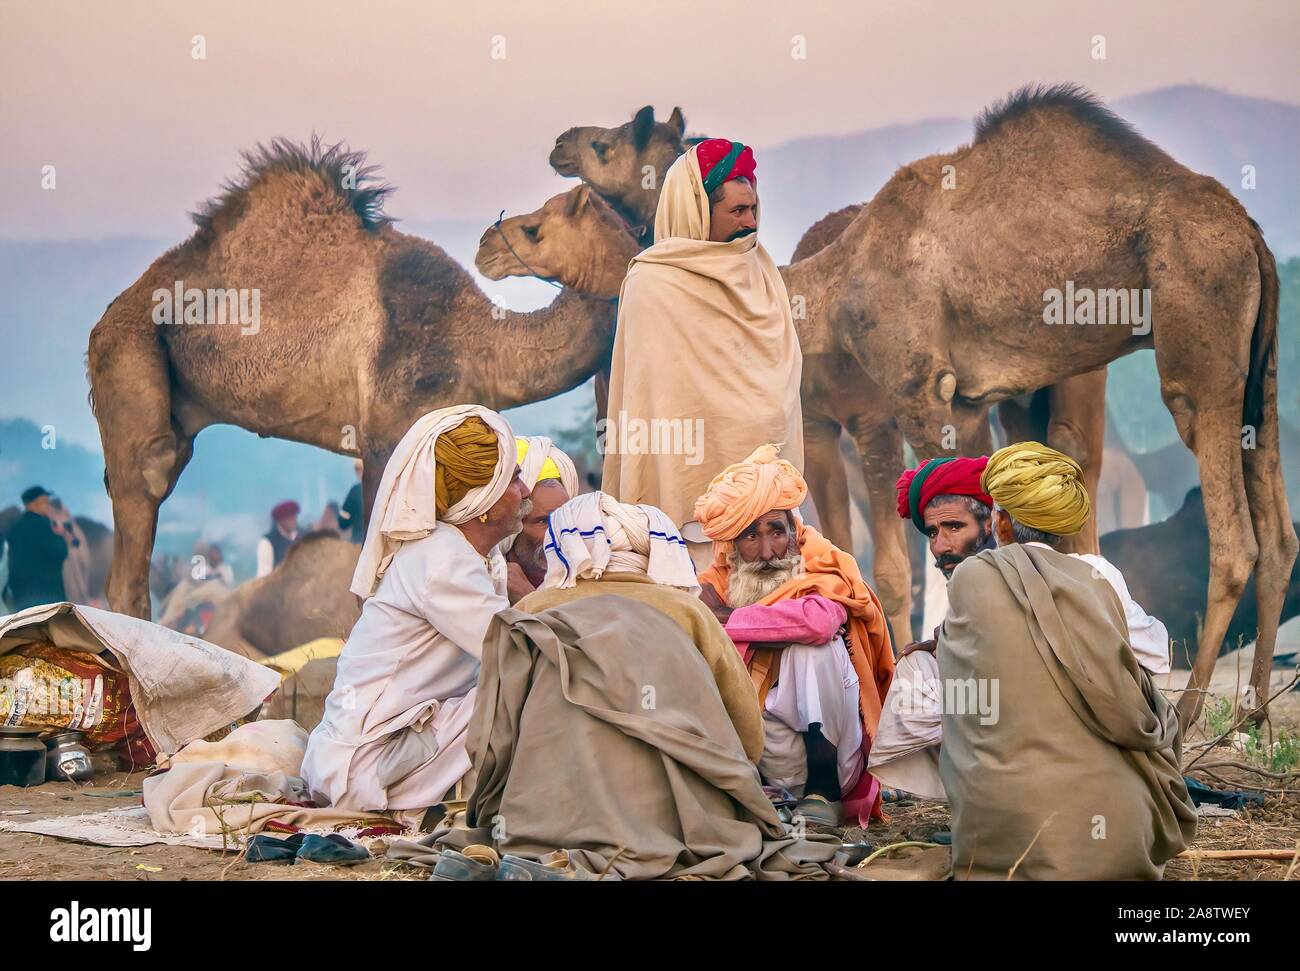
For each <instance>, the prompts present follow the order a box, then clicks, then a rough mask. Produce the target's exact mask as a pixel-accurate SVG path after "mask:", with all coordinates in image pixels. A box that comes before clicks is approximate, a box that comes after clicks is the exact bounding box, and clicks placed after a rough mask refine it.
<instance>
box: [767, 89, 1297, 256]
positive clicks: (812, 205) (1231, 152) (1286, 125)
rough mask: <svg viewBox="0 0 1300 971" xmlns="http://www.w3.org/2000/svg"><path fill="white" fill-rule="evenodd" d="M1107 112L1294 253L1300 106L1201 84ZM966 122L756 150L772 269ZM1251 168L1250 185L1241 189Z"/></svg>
mask: <svg viewBox="0 0 1300 971" xmlns="http://www.w3.org/2000/svg"><path fill="white" fill-rule="evenodd" d="M1111 108H1112V109H1113V110H1114V111H1115V112H1116V113H1117V114H1119V115H1120V116H1121V117H1123V118H1125V119H1126V120H1128V121H1129V122H1131V123H1132V124H1133V125H1135V126H1136V127H1137V128H1138V129H1139V130H1140V131H1141V132H1142V133H1143V134H1144V135H1146V136H1147V137H1148V138H1150V139H1151V140H1152V141H1154V142H1155V143H1156V144H1157V145H1159V146H1160V147H1161V148H1163V149H1164V150H1165V151H1167V152H1168V153H1169V154H1170V155H1172V156H1173V157H1174V158H1175V159H1177V160H1178V161H1179V162H1181V163H1182V164H1183V165H1186V166H1187V167H1188V168H1190V169H1192V170H1193V171H1196V172H1200V173H1202V174H1204V175H1209V176H1213V177H1214V178H1216V179H1218V180H1219V181H1220V182H1222V183H1223V184H1224V185H1225V186H1227V188H1228V189H1229V190H1231V191H1232V192H1233V193H1234V194H1235V195H1236V196H1237V198H1239V199H1240V200H1241V202H1242V204H1243V205H1244V206H1245V207H1246V209H1247V210H1248V211H1249V212H1250V214H1251V215H1252V216H1253V217H1254V218H1255V220H1256V221H1257V222H1259V224H1260V225H1261V226H1263V227H1264V234H1265V237H1266V238H1267V239H1268V244H1269V246H1270V247H1271V248H1272V249H1273V252H1274V253H1275V254H1276V255H1277V256H1278V258H1279V259H1285V258H1286V257H1289V256H1294V255H1297V254H1300V180H1297V179H1296V159H1297V158H1300V106H1297V105H1291V104H1285V103H1282V102H1278V101H1267V100H1264V99H1262V98H1251V97H1246V96H1243V95H1236V94H1230V93H1228V92H1226V91H1219V90H1216V89H1214V88H1206V87H1201V86H1199V85H1179V86H1177V87H1170V88H1161V89H1159V90H1158V91H1152V92H1149V93H1147V94H1140V95H1135V96H1133V97H1130V98H1123V99H1120V100H1119V101H1116V102H1114V103H1112V104H1111ZM973 131H974V120H973V119H971V118H940V119H934V120H928V121H921V122H917V123H915V124H910V125H895V126H892V127H889V128H877V129H873V130H871V131H865V132H858V133H856V134H851V135H823V136H818V137H812V138H800V139H797V140H795V141H791V142H786V143H783V144H781V145H775V146H772V147H769V148H765V149H761V150H760V151H759V152H758V159H759V168H758V173H759V185H760V186H761V189H762V199H763V228H762V237H763V243H764V245H765V246H766V247H767V249H768V251H769V252H771V254H772V256H773V257H774V258H775V259H776V260H777V262H779V263H784V262H786V261H788V260H789V258H790V254H791V253H792V252H794V247H795V244H796V243H797V242H798V241H799V237H800V236H802V235H803V233H804V231H805V230H807V228H808V227H809V226H811V225H812V224H813V223H814V222H816V221H817V220H818V219H820V218H821V217H822V216H824V215H826V214H827V213H828V212H831V211H832V210H834V209H839V208H840V207H842V206H846V205H848V204H850V203H854V202H865V201H867V200H868V199H870V198H871V197H872V196H874V195H875V194H876V192H878V191H879V190H880V187H881V186H883V185H884V184H885V183H886V182H887V181H888V180H889V178H890V176H892V175H893V174H894V172H895V171H897V170H898V168H899V166H901V165H905V164H907V163H908V162H912V161H915V160H916V159H918V158H924V157H925V156H927V155H933V154H934V153H936V152H951V151H953V150H954V149H956V148H957V147H958V146H960V145H964V144H966V143H967V142H969V141H970V139H971V136H972V134H973ZM1248 164H1249V165H1254V166H1255V173H1256V188H1255V189H1253V190H1245V189H1242V187H1241V178H1242V175H1241V169H1242V166H1243V165H1248Z"/></svg>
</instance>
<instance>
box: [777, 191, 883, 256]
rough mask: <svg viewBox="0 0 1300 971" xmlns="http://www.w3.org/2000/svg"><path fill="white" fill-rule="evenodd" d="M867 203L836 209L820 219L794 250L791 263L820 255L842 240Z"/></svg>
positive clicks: (810, 227)
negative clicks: (845, 231) (841, 236)
mask: <svg viewBox="0 0 1300 971" xmlns="http://www.w3.org/2000/svg"><path fill="white" fill-rule="evenodd" d="M865 205H866V203H865V202H855V203H853V204H852V205H848V206H845V207H844V208H843V209H836V210H835V211H834V212H829V213H827V214H826V215H824V216H822V218H821V219H818V220H817V221H816V222H815V223H813V224H812V225H811V226H809V227H808V231H807V232H806V233H804V234H803V236H802V237H801V238H800V239H799V245H797V246H796V247H795V248H794V255H793V256H791V257H790V262H791V263H798V262H799V261H800V260H806V259H807V258H808V257H810V256H812V255H813V254H814V253H819V252H821V251H822V250H823V249H825V248H826V247H827V246H830V245H831V243H833V242H835V240H837V239H839V238H840V235H841V234H842V233H843V232H844V230H845V229H846V228H847V227H848V225H849V223H851V222H853V220H854V219H856V218H857V215H858V213H860V212H861V211H862V207H863V206H865Z"/></svg>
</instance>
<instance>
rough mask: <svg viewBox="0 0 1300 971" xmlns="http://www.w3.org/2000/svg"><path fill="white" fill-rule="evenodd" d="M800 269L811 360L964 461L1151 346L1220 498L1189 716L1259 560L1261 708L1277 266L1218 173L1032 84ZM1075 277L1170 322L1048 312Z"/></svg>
mask: <svg viewBox="0 0 1300 971" xmlns="http://www.w3.org/2000/svg"><path fill="white" fill-rule="evenodd" d="M1044 173H1046V174H1047V175H1046V176H1045V175H1044ZM562 174H563V173H562ZM786 281H787V289H789V290H790V291H791V293H792V294H794V293H799V294H801V295H803V296H804V297H805V301H806V312H807V320H806V322H805V323H804V324H803V325H802V326H801V332H800V339H801V343H803V344H804V348H805V356H807V355H809V354H810V353H813V354H816V353H834V352H836V351H842V352H846V353H848V354H850V355H851V356H853V357H854V358H855V359H856V360H857V361H858V363H859V364H860V365H861V367H862V368H863V370H864V371H865V372H866V373H867V375H868V376H869V377H870V378H871V379H872V380H873V381H874V382H875V384H876V385H877V386H878V388H879V390H880V391H881V392H882V393H883V395H884V396H885V400H887V401H889V402H890V405H891V408H890V410H891V411H892V412H893V413H894V415H895V417H896V418H897V420H898V423H899V426H900V429H901V431H902V433H903V434H904V435H905V436H906V438H907V440H908V441H910V442H911V443H912V445H913V447H914V448H915V449H916V451H917V452H918V454H922V455H925V454H930V455H938V454H944V453H945V452H949V451H952V449H951V448H947V447H945V446H946V445H947V444H948V442H947V439H948V438H949V436H950V435H951V436H955V439H956V446H957V447H956V451H958V452H959V453H967V454H977V453H979V452H982V451H984V450H985V449H986V448H987V447H988V445H989V429H988V422H987V420H985V415H986V411H987V409H988V407H989V406H991V405H993V404H996V403H998V402H1001V401H1007V400H1010V399H1014V398H1017V397H1019V396H1021V395H1025V394H1028V393H1032V392H1035V391H1038V390H1039V389H1042V388H1047V387H1049V386H1052V385H1055V384H1058V383H1059V382H1063V381H1065V380H1066V379H1069V378H1074V377H1076V376H1082V375H1086V374H1088V372H1095V371H1098V370H1100V369H1101V368H1103V367H1105V366H1106V365H1107V364H1109V363H1110V362H1111V361H1113V360H1115V359H1117V358H1119V357H1121V356H1123V355H1125V354H1128V353H1131V352H1132V351H1135V350H1138V349H1141V348H1145V347H1153V348H1154V349H1155V353H1156V363H1157V368H1158V370H1159V373H1160V381H1161V394H1162V397H1163V399H1164V401H1165V404H1166V406H1167V407H1168V408H1169V410H1170V413H1171V414H1172V416H1173V418H1174V422H1175V424H1176V426H1177V427H1178V430H1179V434H1180V436H1181V437H1182V439H1183V441H1184V443H1185V444H1186V445H1187V446H1188V447H1189V448H1190V449H1191V450H1192V451H1193V452H1194V453H1195V455H1196V457H1197V464H1198V468H1199V472H1200V477H1201V483H1202V487H1203V489H1204V492H1205V496H1206V500H1207V506H1208V507H1209V508H1212V509H1214V510H1215V511H1216V514H1215V515H1214V516H1213V517H1212V518H1211V521H1210V546H1209V549H1210V578H1209V584H1208V594H1207V607H1206V617H1205V623H1204V625H1203V628H1202V633H1201V639H1200V643H1199V646H1198V650H1197V655H1196V661H1195V663H1194V664H1193V667H1192V674H1191V676H1190V678H1189V681H1188V686H1187V690H1186V691H1184V693H1183V695H1182V697H1181V698H1180V700H1179V705H1178V711H1179V717H1180V720H1181V721H1182V723H1183V725H1184V726H1187V725H1188V724H1189V723H1190V722H1191V721H1192V720H1193V719H1194V718H1195V717H1196V716H1197V715H1198V713H1199V711H1200V707H1201V703H1202V701H1203V696H1204V686H1205V685H1206V684H1208V680H1209V676H1210V673H1211V672H1212V670H1213V666H1214V660H1215V657H1216V655H1217V653H1218V645H1219V644H1220V643H1221V642H1222V639H1223V636H1224V633H1225V631H1226V629H1227V626H1228V623H1229V620H1230V619H1231V617H1232V614H1233V612H1234V610H1235V608H1236V605H1237V602H1238V600H1239V599H1240V597H1241V594H1242V592H1243V590H1244V588H1245V585H1246V582H1247V580H1248V579H1249V577H1250V575H1251V572H1252V570H1254V572H1255V576H1256V593H1257V601H1258V617H1259V624H1260V629H1259V638H1258V644H1259V647H1258V650H1257V652H1256V655H1255V662H1254V667H1253V670H1252V674H1251V680H1252V683H1253V685H1254V687H1255V689H1256V695H1257V697H1258V698H1259V699H1260V700H1261V701H1262V700H1263V697H1264V695H1263V688H1264V687H1265V685H1266V684H1267V677H1268V666H1269V663H1270V658H1271V656H1272V653H1273V648H1274V645H1275V643H1276V635H1277V626H1278V617H1279V615H1280V613H1281V607H1282V601H1283V598H1284V596H1285V590H1286V584H1287V579H1288V577H1289V574H1290V569H1291V564H1292V563H1293V562H1294V560H1295V556H1296V549H1297V540H1296V535H1295V531H1294V529H1293V528H1292V525H1291V520H1290V514H1289V510H1288V507H1287V501H1286V493H1285V488H1284V483H1283V480H1282V475H1281V467H1280V457H1279V451H1278V419H1277V376H1276V357H1277V352H1276V343H1277V297H1278V289H1277V271H1276V266H1275V263H1274V260H1273V255H1272V253H1271V252H1270V251H1269V249H1268V246H1267V245H1266V244H1265V242H1264V240H1263V236H1262V234H1261V232H1260V230H1259V227H1258V225H1257V224H1255V223H1254V221H1253V220H1251V219H1250V217H1249V216H1248V215H1247V213H1246V212H1245V210H1244V209H1243V208H1242V206H1241V205H1240V204H1239V203H1238V202H1237V201H1236V199H1234V198H1233V197H1232V195H1231V194H1230V193H1229V192H1228V191H1227V190H1226V189H1225V188H1224V187H1223V186H1222V185H1220V184H1219V183H1217V182H1215V181H1214V180H1213V179H1210V178H1207V177H1204V176H1200V175H1197V174H1196V173H1193V172H1191V171H1190V170H1188V169H1186V168H1185V167H1183V166H1181V165H1179V164H1178V163H1177V162H1176V161H1174V160H1173V159H1172V158H1170V157H1169V156H1168V155H1167V154H1166V153H1165V152H1163V151H1162V150H1161V149H1159V148H1158V147H1157V146H1155V145H1154V144H1152V143H1151V142H1149V141H1147V140H1146V139H1145V138H1143V137H1142V136H1141V135H1139V134H1138V133H1137V132H1136V131H1135V130H1133V129H1132V128H1131V127H1130V126H1129V125H1128V124H1127V123H1126V122H1124V121H1123V120H1122V119H1120V118H1119V117H1118V116H1116V115H1114V114H1113V113H1112V112H1110V111H1109V110H1108V109H1107V108H1106V107H1105V106H1104V105H1103V104H1101V102H1099V101H1098V100H1097V99H1096V98H1094V97H1093V96H1092V95H1091V94H1089V93H1088V92H1086V91H1084V90H1083V89H1081V88H1079V87H1077V86H1075V85H1058V86H1054V87H1046V88H1044V87H1034V86H1030V87H1026V88H1024V89H1021V90H1019V91H1017V92H1015V93H1013V94H1012V95H1010V96H1009V97H1007V98H1006V99H1004V100H1003V101H1001V102H999V103H998V104H996V105H994V106H992V107H991V108H989V109H988V110H986V111H985V112H984V113H983V114H982V115H981V116H980V118H979V119H978V120H977V122H976V127H975V137H974V139H973V141H972V142H971V143H970V144H969V145H966V146H963V147H962V148H959V149H958V150H957V151H956V152H953V153H951V154H947V155H934V156H930V157H928V158H925V159H921V160H919V161H917V162H914V163H912V164H910V165H905V166H903V167H902V168H901V169H900V170H899V171H898V172H897V173H896V174H895V175H894V176H893V177H892V178H891V179H890V181H889V182H888V183H887V184H886V185H885V186H884V187H883V188H882V189H881V190H880V191H879V192H878V193H877V194H876V196H875V197H874V198H873V199H872V200H871V201H870V202H869V203H868V204H867V205H866V206H865V207H864V208H863V209H862V211H861V212H860V213H859V214H858V215H857V216H856V217H855V218H853V219H852V220H851V221H850V222H849V223H848V224H847V226H845V227H844V228H843V230H842V232H841V233H840V235H839V236H838V237H837V238H835V239H834V240H833V241H832V242H831V243H830V244H829V245H827V246H825V247H824V248H823V249H821V250H820V251H819V252H817V253H816V254H815V255H813V256H811V257H809V258H808V259H805V260H803V261H802V262H800V263H797V264H794V265H793V266H791V267H789V268H787V276H786ZM1076 286H1078V287H1080V288H1082V289H1084V290H1086V291H1093V292H1095V291H1096V290H1101V291H1102V292H1103V294H1105V293H1106V292H1107V291H1110V292H1111V293H1114V292H1115V291H1118V290H1119V289H1125V290H1130V291H1136V292H1137V293H1138V297H1137V299H1138V301H1141V300H1142V299H1143V298H1145V296H1146V293H1144V292H1143V291H1146V292H1147V293H1149V294H1150V300H1149V301H1148V303H1147V307H1148V311H1149V308H1150V306H1151V303H1152V302H1153V303H1154V305H1155V306H1157V307H1158V308H1159V317H1158V319H1154V316H1153V315H1152V316H1148V317H1147V322H1148V324H1149V326H1143V325H1142V324H1141V322H1140V321H1139V322H1138V323H1137V325H1135V326H1123V325H1121V326H1114V325H1107V326H1100V325H1094V326H1087V325H1084V326H1052V325H1050V324H1049V323H1048V320H1049V317H1048V313H1047V310H1046V304H1047V298H1048V296H1049V294H1052V293H1053V292H1056V293H1058V294H1059V293H1061V292H1064V291H1069V292H1073V288H1074V287H1076ZM1075 306H1079V304H1077V303H1076V304H1075ZM1139 308H1140V303H1139ZM1072 309H1073V308H1072ZM1129 323H1133V321H1129ZM1091 421H1092V426H1091V427H1094V428H1095V427H1096V425H1097V424H1100V423H1101V419H1100V418H1099V417H1097V416H1094V417H1093V418H1092V419H1091ZM1102 427H1103V428H1104V425H1102ZM1260 714H1261V715H1262V712H1261V713H1260Z"/></svg>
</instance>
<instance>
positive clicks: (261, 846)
mask: <svg viewBox="0 0 1300 971" xmlns="http://www.w3.org/2000/svg"><path fill="white" fill-rule="evenodd" d="M244 859H245V860H247V861H248V862H249V863H297V862H299V861H300V860H306V861H307V862H308V863H342V864H353V863H360V862H362V861H363V860H368V859H370V851H369V850H367V849H366V848H365V847H364V846H359V845H358V844H356V843H353V842H352V841H351V840H350V839H348V838H347V837H346V836H343V835H341V834H339V833H326V834H325V835H324V836H318V835H317V834H315V833H294V834H293V835H292V836H288V837H286V838H284V839H280V838H279V837H276V836H267V835H266V834H265V833H258V834H257V835H256V836H251V837H249V840H248V843H247V845H246V846H245V848H244Z"/></svg>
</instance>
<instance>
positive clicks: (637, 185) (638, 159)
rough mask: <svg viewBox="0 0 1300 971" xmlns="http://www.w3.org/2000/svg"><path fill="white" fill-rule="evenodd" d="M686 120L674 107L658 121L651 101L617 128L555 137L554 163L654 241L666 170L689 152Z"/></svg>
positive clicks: (587, 129)
mask: <svg viewBox="0 0 1300 971" xmlns="http://www.w3.org/2000/svg"><path fill="white" fill-rule="evenodd" d="M685 134H686V119H685V118H684V117H683V116H682V109H681V108H674V109H673V111H672V114H671V115H669V116H668V120H667V121H666V122H660V121H655V112H654V108H653V107H651V106H650V105H646V106H645V107H644V108H642V109H641V110H640V111H638V112H637V113H636V114H635V115H633V116H632V120H631V121H629V122H627V123H626V124H624V125H620V126H618V127H617V128H600V127H598V126H594V125H588V126H584V127H580V128H570V129H569V130H568V131H566V132H565V133H564V134H562V135H561V136H560V137H559V138H557V139H556V140H555V147H554V148H553V149H551V157H550V163H551V168H553V169H555V171H556V172H558V173H559V174H560V175H563V176H566V177H567V176H578V177H580V178H581V179H582V181H583V182H585V183H587V184H588V185H589V186H591V187H592V188H593V189H595V190H596V191H597V192H599V193H600V194H601V195H602V196H604V197H605V199H606V200H607V201H608V202H610V203H611V204H612V205H613V206H614V208H615V210H617V212H618V214H619V215H621V216H622V217H623V218H624V219H626V220H627V221H628V225H630V226H631V227H633V232H634V233H635V234H636V236H637V238H638V240H639V241H640V242H641V244H642V245H643V246H649V245H650V244H651V243H652V242H654V220H655V208H656V207H657V206H658V205H659V187H660V186H662V185H663V181H664V173H665V172H667V171H668V167H669V166H670V165H672V164H673V162H675V161H677V156H679V155H681V154H682V152H684V151H686V143H685V142H684V141H683V138H684V136H685Z"/></svg>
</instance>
